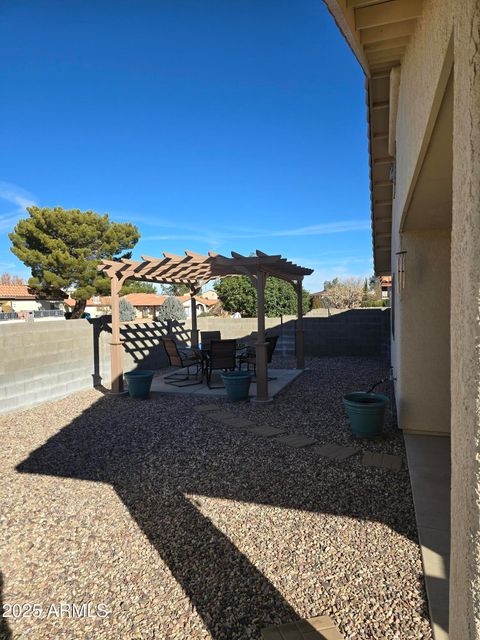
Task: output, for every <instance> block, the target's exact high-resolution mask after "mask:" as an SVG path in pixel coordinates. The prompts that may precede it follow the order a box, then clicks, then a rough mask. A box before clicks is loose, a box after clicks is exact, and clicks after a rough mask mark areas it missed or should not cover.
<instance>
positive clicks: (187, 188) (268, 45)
mask: <svg viewBox="0 0 480 640" xmlns="http://www.w3.org/2000/svg"><path fill="white" fill-rule="evenodd" d="M0 50H1V58H0V59H1V63H0V73H1V77H0V82H1V85H2V87H3V91H2V100H1V101H0V123H1V124H0V127H1V140H2V153H1V157H0V181H1V182H0V271H9V272H11V273H18V274H19V275H22V276H28V275H29V274H28V272H27V271H26V270H25V268H24V266H23V265H22V264H21V263H20V262H19V261H18V260H17V259H16V258H15V256H13V254H12V253H11V252H10V241H9V239H8V236H7V233H8V232H9V231H10V230H11V229H12V227H13V226H14V224H15V222H16V221H17V220H18V219H19V218H20V217H21V216H22V214H23V213H24V210H25V206H28V205H29V204H31V203H35V204H38V205H39V206H55V205H60V206H62V207H65V208H79V209H82V210H86V209H93V210H94V211H98V212H100V213H104V212H108V213H110V215H111V217H112V219H114V220H117V221H125V220H129V221H132V222H134V223H135V224H137V225H138V227H139V229H140V232H141V234H142V237H141V239H140V241H139V243H138V245H137V248H136V250H135V252H134V256H135V257H139V256H140V255H141V254H147V255H159V254H160V253H161V252H162V251H169V252H174V253H178V252H182V250H184V249H191V250H193V251H196V252H199V253H204V252H206V251H207V250H208V249H213V250H215V251H217V252H219V253H225V254H227V253H228V254H229V252H230V251H231V250H234V251H238V252H240V253H245V254H248V253H250V252H251V251H253V250H255V249H256V248H258V249H261V250H262V251H265V252H268V253H282V254H284V255H285V256H287V257H288V258H290V259H293V260H296V261H298V262H300V263H302V264H303V265H305V266H310V267H312V268H314V269H315V273H314V275H313V276H311V277H310V278H309V279H308V281H307V282H306V285H307V287H308V288H310V289H311V290H318V289H320V288H321V286H322V283H323V281H324V280H325V279H327V278H328V279H330V278H332V277H334V276H340V277H346V276H350V275H360V276H363V275H368V274H370V273H371V272H372V260H371V236H370V203H369V190H368V189H369V187H368V157H367V137H366V108H365V97H364V78H363V75H362V72H361V70H360V67H359V65H358V64H357V62H356V60H355V59H354V57H353V55H352V53H351V52H350V50H349V48H348V46H347V45H346V43H345V41H344V40H343V38H342V36H341V35H340V33H339V31H338V29H337V28H336V26H335V24H334V22H333V20H332V18H331V16H330V15H329V13H328V12H327V10H326V8H325V7H324V5H323V2H322V0H288V1H287V0H203V1H202V2H199V0H169V1H167V0H165V1H164V0H130V1H123V0H115V1H114V0H94V1H91V0H69V1H68V2H65V1H64V0H59V1H51V0H32V1H30V2H28V1H26V0H10V1H8V0H7V1H6V2H4V3H2V6H1V8H0Z"/></svg>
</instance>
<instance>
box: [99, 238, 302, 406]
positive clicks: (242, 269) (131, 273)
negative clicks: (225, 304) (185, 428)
mask: <svg viewBox="0 0 480 640" xmlns="http://www.w3.org/2000/svg"><path fill="white" fill-rule="evenodd" d="M231 255H232V257H231V258H228V257H226V256H222V255H220V254H218V253H214V252H213V251H209V252H208V255H206V256H203V255H200V254H198V253H194V252H193V251H185V255H184V256H180V255H175V254H171V253H164V254H163V257H162V258H151V257H148V256H142V261H141V262H138V261H135V260H127V259H122V260H118V261H115V260H103V261H102V262H101V263H100V264H99V265H98V267H97V268H98V270H99V271H101V272H102V273H104V274H105V275H106V276H108V277H109V278H110V281H111V296H112V298H111V305H112V340H111V343H110V345H111V346H110V348H111V390H112V392H113V393H121V392H122V391H123V345H122V341H121V338H120V311H119V299H120V289H121V288H122V286H123V284H124V282H125V281H126V280H139V281H144V282H151V283H158V284H185V285H187V286H188V287H189V289H190V294H191V309H192V329H191V345H192V347H196V346H197V345H198V329H197V306H196V302H195V296H197V295H198V294H199V293H200V291H201V289H202V287H203V286H204V285H205V284H206V283H207V282H209V281H210V280H214V279H216V278H222V277H225V276H239V275H245V276H247V277H248V278H249V279H250V280H251V282H252V284H253V285H254V287H255V288H256V290H257V303H258V314H257V316H258V319H257V344H256V347H255V349H256V370H257V401H260V402H266V401H268V399H269V397H268V374H267V343H266V341H265V281H266V278H267V276H274V277H276V278H280V279H282V280H286V281H288V282H290V283H291V284H292V286H293V287H294V288H295V291H296V293H297V326H296V332H295V352H296V359H297V369H303V368H304V367H305V356H304V336H303V309H302V284H303V278H304V276H308V275H310V274H311V273H313V269H307V268H305V267H300V266H299V265H296V264H294V263H293V262H290V261H289V260H287V259H286V258H283V257H282V256H281V255H268V254H266V253H263V252H262V251H258V250H257V251H256V255H254V256H242V255H241V254H239V253H235V252H234V251H232V252H231Z"/></svg>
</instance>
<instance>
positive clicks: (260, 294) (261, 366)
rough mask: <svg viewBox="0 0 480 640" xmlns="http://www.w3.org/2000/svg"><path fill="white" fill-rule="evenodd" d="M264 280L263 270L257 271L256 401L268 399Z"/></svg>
mask: <svg viewBox="0 0 480 640" xmlns="http://www.w3.org/2000/svg"><path fill="white" fill-rule="evenodd" d="M265 280H266V274H265V272H264V271H260V270H259V271H258V272H257V305H258V313H257V316H258V317H257V345H256V348H255V354H256V358H255V361H256V377H257V402H267V401H268V367H267V343H266V342H265Z"/></svg>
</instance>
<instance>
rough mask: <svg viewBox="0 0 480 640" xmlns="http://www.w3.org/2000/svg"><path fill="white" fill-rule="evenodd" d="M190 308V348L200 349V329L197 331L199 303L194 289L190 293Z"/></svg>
mask: <svg viewBox="0 0 480 640" xmlns="http://www.w3.org/2000/svg"><path fill="white" fill-rule="evenodd" d="M190 295H191V298H190V308H191V316H192V330H191V333H190V346H191V347H198V329H197V301H196V300H195V297H194V291H193V289H192V290H191V292H190Z"/></svg>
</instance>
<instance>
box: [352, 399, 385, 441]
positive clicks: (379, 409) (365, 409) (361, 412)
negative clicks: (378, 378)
mask: <svg viewBox="0 0 480 640" xmlns="http://www.w3.org/2000/svg"><path fill="white" fill-rule="evenodd" d="M387 404H388V398H387V396H384V395H382V394H381V393H365V392H363V391H356V392H355V393H347V395H345V396H343V405H344V407H345V409H346V411H347V415H348V419H349V420H350V425H351V427H352V432H353V435H355V436H357V438H373V437H374V436H378V435H379V434H380V433H381V432H382V427H383V421H384V418H385V408H386V406H387Z"/></svg>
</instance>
